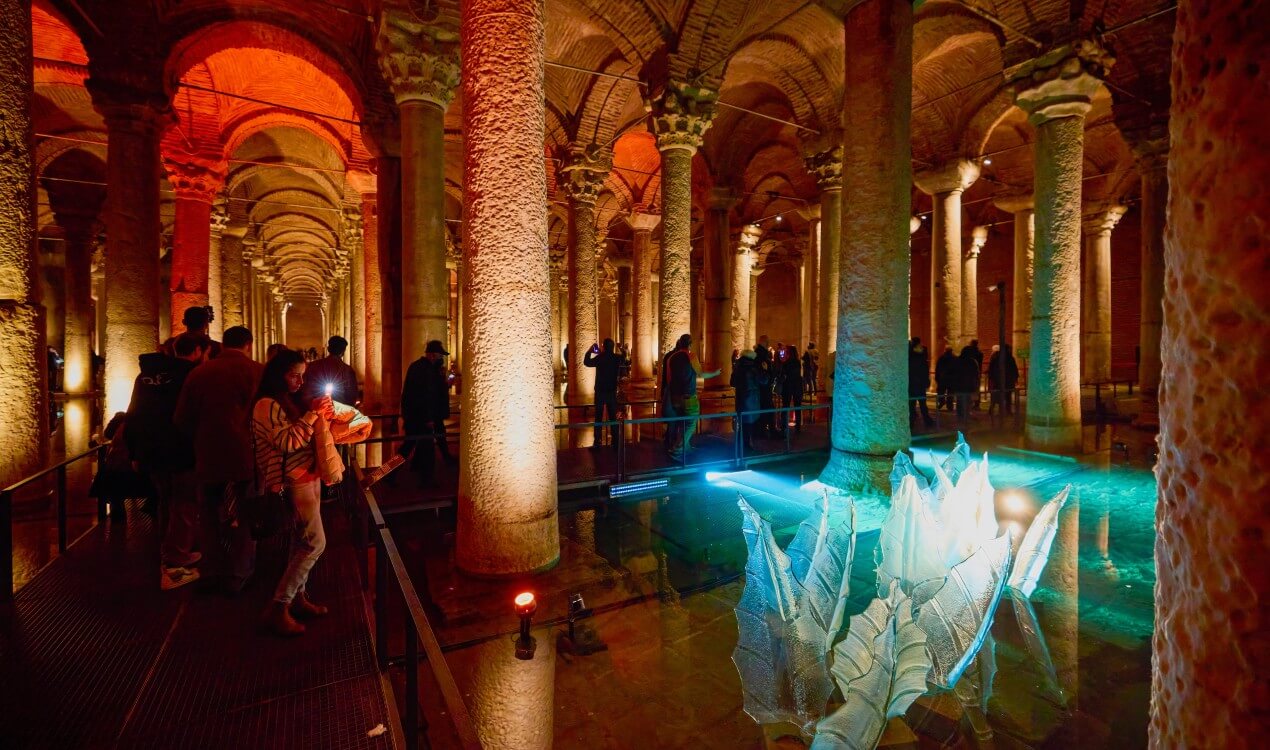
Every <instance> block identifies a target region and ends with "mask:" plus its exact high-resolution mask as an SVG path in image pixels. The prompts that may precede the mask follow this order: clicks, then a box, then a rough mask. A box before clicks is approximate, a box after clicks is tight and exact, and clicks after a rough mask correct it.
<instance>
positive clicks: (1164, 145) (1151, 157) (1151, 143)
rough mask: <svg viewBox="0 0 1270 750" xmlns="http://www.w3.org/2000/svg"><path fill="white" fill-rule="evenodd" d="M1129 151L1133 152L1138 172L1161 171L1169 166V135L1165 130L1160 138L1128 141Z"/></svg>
mask: <svg viewBox="0 0 1270 750" xmlns="http://www.w3.org/2000/svg"><path fill="white" fill-rule="evenodd" d="M1129 150H1130V151H1132V152H1133V158H1134V161H1135V162H1137V165H1138V172H1139V173H1140V174H1147V173H1148V172H1158V171H1162V170H1164V169H1165V168H1167V167H1168V165H1169V135H1168V132H1167V130H1166V131H1165V133H1164V135H1163V136H1162V137H1156V138H1148V139H1144V140H1137V141H1130V142H1129Z"/></svg>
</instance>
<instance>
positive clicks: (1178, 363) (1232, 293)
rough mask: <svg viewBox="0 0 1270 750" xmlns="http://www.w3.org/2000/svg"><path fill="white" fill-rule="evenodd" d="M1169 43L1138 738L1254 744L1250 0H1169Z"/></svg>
mask: <svg viewBox="0 0 1270 750" xmlns="http://www.w3.org/2000/svg"><path fill="white" fill-rule="evenodd" d="M1173 44H1174V49H1175V50H1177V51H1178V54H1176V55H1175V56H1174V58H1173V71H1172V82H1173V87H1172V89H1173V101H1172V108H1171V110H1170V113H1169V132H1170V140H1171V143H1172V145H1171V147H1170V153H1169V164H1168V183H1169V196H1168V223H1167V225H1166V226H1165V234H1164V289H1166V290H1167V293H1166V294H1165V295H1164V299H1163V309H1164V327H1163V334H1162V338H1161V346H1160V349H1161V359H1162V361H1163V370H1162V372H1161V377H1160V390H1159V396H1160V436H1159V446H1160V458H1159V463H1158V464H1157V465H1156V469H1155V472H1156V478H1157V481H1158V484H1159V492H1160V497H1159V502H1158V504H1157V505H1156V514H1155V517H1156V532H1157V533H1156V540H1155V560H1156V576H1157V580H1156V584H1155V633H1154V635H1153V658H1152V667H1153V668H1152V670H1151V681H1152V682H1151V722H1150V726H1149V729H1148V742H1149V744H1150V746H1151V747H1153V748H1174V747H1210V748H1226V747H1239V746H1250V747H1255V746H1256V744H1257V743H1258V742H1260V740H1257V739H1256V738H1257V737H1261V736H1264V732H1265V730H1266V726H1267V713H1266V706H1267V695H1266V675H1267V674H1270V649H1268V648H1267V647H1266V623H1267V606H1266V605H1267V602H1270V575H1267V566H1266V540H1267V538H1268V537H1270V509H1268V508H1267V505H1266V503H1265V501H1264V498H1265V497H1266V496H1267V492H1270V478H1268V477H1267V473H1266V462H1265V456H1266V445H1267V444H1270V422H1268V421H1267V419H1266V409H1265V404H1266V396H1265V393H1266V387H1265V379H1266V365H1267V362H1266V341H1267V334H1268V333H1270V306H1267V304H1266V290H1267V289H1270V265H1268V264H1267V263H1266V258H1267V257H1268V256H1270V247H1268V243H1267V234H1266V226H1265V213H1264V211H1265V206H1266V205H1267V202H1268V198H1270V185H1268V184H1267V181H1266V167H1267V154H1270V141H1268V139H1267V136H1268V135H1270V131H1268V130H1267V128H1266V123H1265V109H1266V94H1267V90H1266V75H1265V63H1266V49H1267V48H1268V46H1270V38H1267V25H1266V23H1265V7H1264V5H1260V4H1256V3H1253V4H1246V5H1243V4H1232V3H1225V2H1213V1H1212V0H1182V1H1181V2H1180V3H1179V7H1178V12H1177V29H1176V32H1175V35H1174V37H1173ZM1156 210H1158V209H1156Z"/></svg>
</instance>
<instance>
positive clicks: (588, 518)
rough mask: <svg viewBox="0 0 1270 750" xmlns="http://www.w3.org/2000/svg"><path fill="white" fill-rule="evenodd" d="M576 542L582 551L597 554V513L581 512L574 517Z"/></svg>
mask: <svg viewBox="0 0 1270 750" xmlns="http://www.w3.org/2000/svg"><path fill="white" fill-rule="evenodd" d="M573 529H574V534H575V535H576V538H575V539H574V541H576V542H577V543H578V546H580V547H582V549H584V550H586V551H587V552H590V553H591V554H595V511H594V510H580V511H578V512H577V513H575V514H574V516H573Z"/></svg>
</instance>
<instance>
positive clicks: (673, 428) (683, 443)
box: [666, 396, 701, 460]
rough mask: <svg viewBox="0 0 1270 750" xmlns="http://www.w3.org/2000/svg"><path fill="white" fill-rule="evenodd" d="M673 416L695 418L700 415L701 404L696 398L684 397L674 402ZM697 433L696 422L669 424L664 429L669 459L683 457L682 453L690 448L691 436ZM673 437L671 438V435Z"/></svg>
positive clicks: (688, 420)
mask: <svg viewBox="0 0 1270 750" xmlns="http://www.w3.org/2000/svg"><path fill="white" fill-rule="evenodd" d="M674 407H675V416H677V417H695V416H697V415H698V414H700V413H701V402H700V401H698V400H697V397H696V396H684V397H683V398H677V399H675V400H674ZM696 431H697V420H695V419H685V420H682V421H679V422H671V423H670V425H669V426H668V427H667V429H666V437H667V444H668V445H669V446H670V447H669V448H668V450H669V451H670V456H671V458H674V459H675V460H678V459H680V458H682V457H683V454H684V451H686V450H688V449H689V448H691V447H692V436H693V434H694V433H695V432H696ZM672 434H673V435H674V437H673V438H672V437H671V435H672Z"/></svg>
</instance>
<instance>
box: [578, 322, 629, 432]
mask: <svg viewBox="0 0 1270 750" xmlns="http://www.w3.org/2000/svg"><path fill="white" fill-rule="evenodd" d="M582 364H584V365H586V366H587V367H594V368H595V443H594V444H593V445H592V446H591V447H592V448H599V447H600V443H601V442H602V440H603V437H604V428H602V427H601V426H600V422H616V421H617V377H618V373H619V371H620V370H621V366H622V360H621V359H619V358H618V356H617V355H616V354H615V353H614V352H613V339H604V350H603V351H601V350H600V346H599V344H592V345H591V348H590V349H589V350H587V353H586V356H585V357H583V359H582ZM609 435H610V437H611V441H610V442H611V445H612V446H613V448H614V449H616V448H617V442H618V438H619V435H618V426H617V425H616V424H614V425H611V426H610V427H609Z"/></svg>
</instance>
